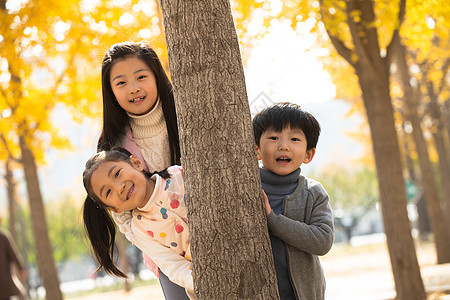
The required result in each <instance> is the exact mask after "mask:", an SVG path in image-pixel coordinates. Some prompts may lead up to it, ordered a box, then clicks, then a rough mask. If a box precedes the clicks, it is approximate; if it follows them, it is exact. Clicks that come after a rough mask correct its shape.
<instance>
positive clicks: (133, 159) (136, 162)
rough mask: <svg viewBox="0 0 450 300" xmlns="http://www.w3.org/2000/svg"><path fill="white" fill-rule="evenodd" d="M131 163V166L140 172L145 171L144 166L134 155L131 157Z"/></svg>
mask: <svg viewBox="0 0 450 300" xmlns="http://www.w3.org/2000/svg"><path fill="white" fill-rule="evenodd" d="M130 162H131V164H132V165H133V166H134V167H136V168H137V169H138V170H139V171H142V170H144V164H143V163H142V162H141V161H140V160H139V158H137V157H136V156H134V155H131V156H130Z"/></svg>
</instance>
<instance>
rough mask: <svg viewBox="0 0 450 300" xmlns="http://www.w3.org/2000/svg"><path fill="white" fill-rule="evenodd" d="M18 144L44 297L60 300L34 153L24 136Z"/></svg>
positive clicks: (60, 294)
mask: <svg viewBox="0 0 450 300" xmlns="http://www.w3.org/2000/svg"><path fill="white" fill-rule="evenodd" d="M19 146H20V150H21V152H22V165H23V170H24V174H25V181H26V184H27V193H28V198H29V202H30V211H31V222H32V224H33V233H34V240H35V244H36V257H37V263H38V267H39V274H40V275H41V278H42V280H43V283H44V288H45V292H46V299H49V300H50V299H51V300H62V299H63V297H62V293H61V290H60V287H59V278H58V273H57V271H56V267H55V261H54V258H53V251H52V247H51V244H50V239H49V237H48V229H47V221H46V218H45V211H44V205H43V201H42V194H41V190H40V187H39V179H38V175H37V169H36V163H35V159H34V155H33V153H32V152H31V150H30V149H29V148H28V145H27V144H26V141H25V137H24V136H20V137H19Z"/></svg>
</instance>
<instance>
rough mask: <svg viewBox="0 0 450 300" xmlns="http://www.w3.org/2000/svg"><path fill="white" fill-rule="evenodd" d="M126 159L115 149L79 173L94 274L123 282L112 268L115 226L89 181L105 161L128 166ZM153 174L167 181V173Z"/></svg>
mask: <svg viewBox="0 0 450 300" xmlns="http://www.w3.org/2000/svg"><path fill="white" fill-rule="evenodd" d="M130 156H131V153H130V152H128V151H127V150H126V149H124V148H119V147H116V148H113V149H111V150H109V151H102V152H99V153H97V154H96V155H94V156H93V157H91V158H90V159H89V160H88V161H87V162H86V165H85V169H84V171H83V185H84V188H85V189H86V192H87V197H86V199H85V201H84V205H83V221H84V227H85V230H86V233H87V236H88V238H89V241H90V242H91V245H92V249H93V251H94V256H95V259H96V260H97V262H98V263H99V266H98V268H97V271H98V270H99V269H101V268H103V269H104V270H105V271H106V273H108V274H111V275H116V276H118V277H124V278H125V277H127V276H126V275H125V274H124V273H123V272H122V271H120V270H119V269H118V268H117V267H116V265H115V264H114V251H115V243H114V241H115V237H116V226H115V223H114V221H113V219H112V217H111V215H110V213H109V212H108V208H109V206H108V205H106V204H105V203H103V202H102V201H100V199H99V198H98V197H97V196H96V195H95V193H94V191H93V189H92V185H91V178H92V174H93V173H94V171H95V170H97V169H98V167H99V166H100V165H101V164H102V163H104V162H108V161H115V162H118V161H126V162H129V163H131V162H130ZM142 172H143V173H144V175H145V177H146V178H147V179H150V178H151V177H152V176H153V174H155V173H153V174H151V173H149V172H147V171H145V170H143V171H142ZM157 174H158V175H160V176H161V177H163V178H165V179H167V178H169V177H170V175H169V173H168V172H167V169H166V170H164V171H162V172H158V173H157Z"/></svg>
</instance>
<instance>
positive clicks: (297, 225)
mask: <svg viewBox="0 0 450 300" xmlns="http://www.w3.org/2000/svg"><path fill="white" fill-rule="evenodd" d="M308 193H309V194H308V197H312V198H313V199H312V205H313V207H312V210H311V216H310V221H309V223H308V224H307V223H305V222H300V221H297V220H293V219H290V218H288V217H286V216H284V215H282V214H280V215H277V214H275V213H274V212H273V211H272V212H271V213H270V214H269V215H268V216H267V224H268V227H269V230H270V232H271V233H272V234H273V235H274V236H276V237H278V238H280V239H281V240H283V241H284V242H286V243H287V244H289V245H291V246H292V247H295V248H297V249H299V250H302V251H304V252H307V253H310V254H313V255H325V254H327V253H328V251H330V249H331V247H332V245H333V241H334V225H333V215H332V211H331V208H330V205H329V197H328V194H327V193H326V191H325V189H324V188H323V187H322V185H321V184H318V183H317V184H316V185H314V186H313V187H312V188H311V189H310V191H309V192H308Z"/></svg>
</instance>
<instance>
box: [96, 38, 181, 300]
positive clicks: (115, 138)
mask: <svg viewBox="0 0 450 300" xmlns="http://www.w3.org/2000/svg"><path fill="white" fill-rule="evenodd" d="M102 96H103V128H102V132H101V135H100V138H99V141H98V145H97V150H98V151H102V150H110V149H111V148H113V147H116V146H121V147H124V148H126V149H127V150H128V151H130V152H131V153H132V154H133V155H134V156H135V157H137V158H138V159H139V160H140V161H141V162H142V163H143V165H144V169H145V170H147V171H150V172H155V171H161V170H164V169H165V168H168V167H169V166H171V165H180V164H181V162H180V157H181V155H180V145H179V138H178V127H177V118H176V113H175V103H174V96H173V90H172V85H171V83H170V80H169V79H168V77H167V75H166V73H165V71H164V69H163V67H162V65H161V61H160V60H159V58H158V56H157V55H156V53H155V52H154V51H153V49H152V48H151V47H149V46H148V45H146V44H143V43H133V42H125V43H119V44H115V45H113V46H112V47H111V48H110V49H109V50H108V51H107V53H106V54H105V56H104V59H103V62H102ZM116 217H117V218H116ZM114 218H115V220H117V219H121V220H122V219H123V215H122V216H121V215H120V214H119V215H114ZM161 250H164V249H162V248H161V246H160V245H156V244H155V246H154V247H153V248H152V249H151V251H148V252H147V253H145V254H146V255H145V254H144V258H145V263H146V266H147V267H148V268H149V269H150V270H152V271H153V272H154V273H155V275H156V276H157V277H159V280H160V283H161V287H162V290H163V292H164V295H165V297H166V299H169V300H170V299H176V300H183V299H188V297H187V295H186V293H185V292H184V289H183V288H181V287H180V286H178V285H177V284H174V283H173V279H172V278H171V277H172V275H171V274H170V271H169V270H165V269H166V266H165V265H161V264H162V263H163V262H161V263H160V264H159V265H156V264H155V263H154V262H153V261H156V260H158V261H161V260H159V259H158V257H156V256H158V253H159V252H160V251H161Z"/></svg>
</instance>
